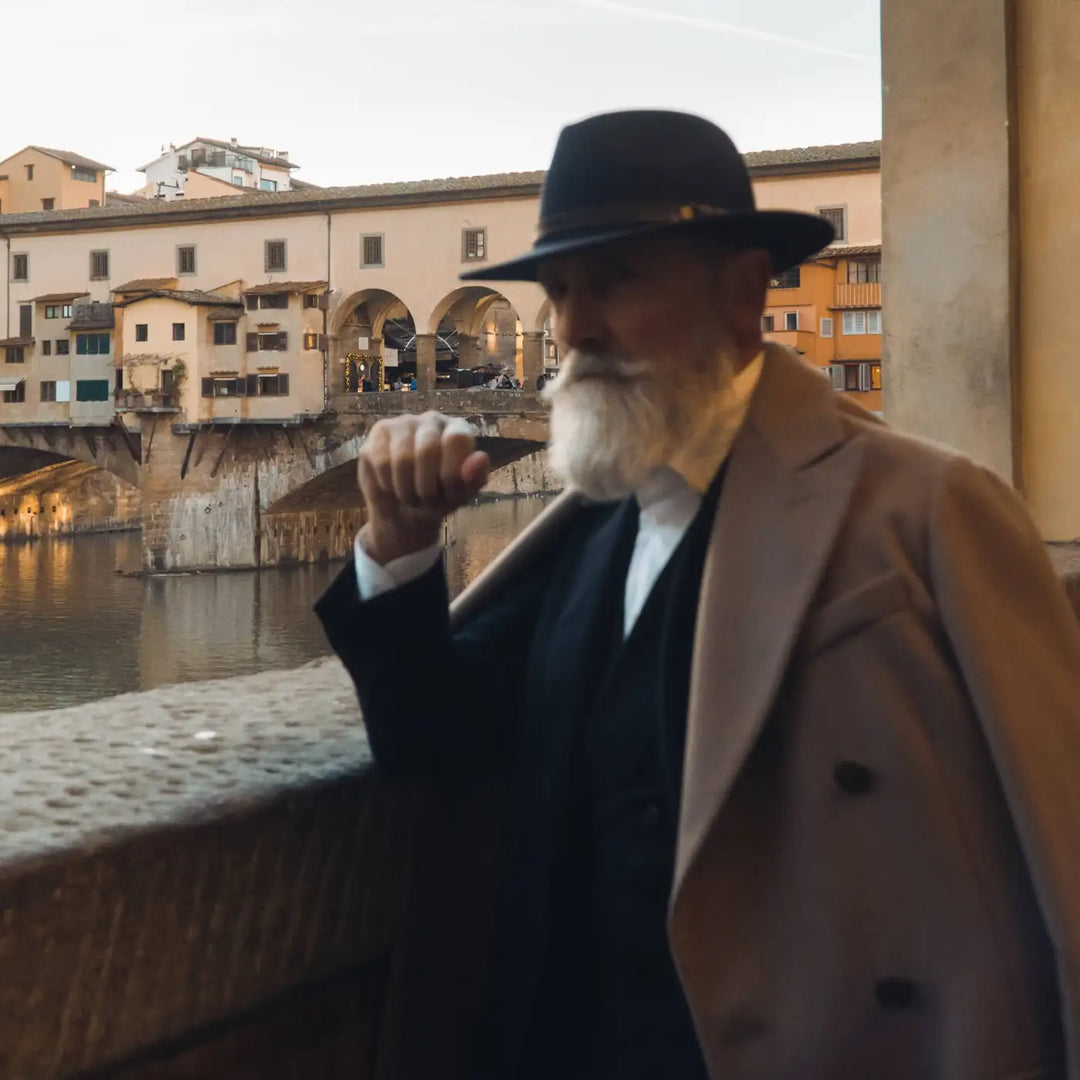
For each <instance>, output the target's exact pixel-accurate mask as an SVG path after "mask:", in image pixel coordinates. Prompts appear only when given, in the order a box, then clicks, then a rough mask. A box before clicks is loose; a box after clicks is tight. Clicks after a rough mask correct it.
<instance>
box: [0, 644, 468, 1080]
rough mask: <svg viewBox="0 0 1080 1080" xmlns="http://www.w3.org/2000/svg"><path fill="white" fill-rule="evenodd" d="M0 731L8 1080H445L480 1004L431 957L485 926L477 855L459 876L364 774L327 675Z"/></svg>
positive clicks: (351, 714)
mask: <svg viewBox="0 0 1080 1080" xmlns="http://www.w3.org/2000/svg"><path fill="white" fill-rule="evenodd" d="M0 740H3V742H4V743H5V744H6V745H5V747H4V749H5V753H4V755H3V760H4V762H5V763H6V764H5V766H4V767H3V775H2V777H0V806H2V813H0V822H2V826H0V969H2V970H3V973H4V977H3V979H2V980H0V1076H3V1077H4V1078H5V1080H59V1078H68V1077H71V1078H74V1077H82V1078H89V1077H100V1078H103V1080H104V1078H106V1077H109V1078H113V1077H115V1078H121V1077H123V1078H130V1080H150V1078H164V1077H179V1076H206V1077H210V1076H222V1077H224V1076H241V1075H243V1076H252V1077H254V1076H265V1077H275V1078H277V1077H281V1078H282V1080H285V1078H287V1077H294V1076H295V1077H316V1076H317V1077H320V1078H321V1080H337V1078H338V1077H341V1078H344V1077H346V1076H347V1077H349V1078H350V1080H365V1078H368V1077H371V1078H384V1077H385V1078H388V1077H401V1078H404V1077H411V1076H416V1077H425V1078H432V1080H437V1078H438V1077H440V1076H448V1075H450V1074H449V1072H448V1071H447V1066H446V1064H445V1063H446V1062H447V1061H449V1060H451V1059H452V1058H453V1056H454V1054H453V1048H452V1043H453V1039H454V1038H455V1035H454V1031H455V1028H456V1026H457V1022H458V1020H460V1019H461V1016H460V1012H459V1010H460V1009H467V1008H469V1007H472V1008H475V1003H474V1004H473V1005H472V1006H469V1004H468V1002H469V1001H470V1000H472V1001H473V1002H475V993H474V994H473V996H472V998H470V994H469V993H468V988H469V978H470V977H469V975H468V973H467V972H466V973H465V974H464V975H453V976H452V977H453V979H454V981H455V982H461V987H462V988H463V989H460V990H459V991H457V992H453V991H451V989H450V988H449V987H447V986H445V985H443V984H442V982H441V979H440V971H441V970H443V965H441V964H440V962H439V960H438V956H439V955H440V953H442V954H446V949H447V947H449V949H450V950H451V951H452V950H453V948H455V947H456V946H458V945H460V946H462V947H468V948H472V947H473V946H472V945H470V944H469V942H470V934H469V931H468V927H469V925H470V919H471V922H472V923H473V924H474V925H475V924H476V920H477V919H480V920H482V921H485V920H484V916H483V914H482V912H483V908H482V906H481V908H480V912H479V914H478V913H477V911H475V910H472V909H471V907H470V911H471V916H470V913H469V911H462V910H461V909H460V902H461V901H462V900H463V898H464V897H465V896H466V894H467V892H468V889H467V882H468V880H469V877H470V866H472V867H475V866H476V864H477V856H476V855H474V856H472V859H471V863H470V860H469V858H468V857H466V858H465V860H464V861H463V862H462V863H461V864H460V865H458V867H457V872H456V873H453V869H452V867H451V865H450V863H449V862H448V860H449V859H451V858H453V857H454V856H453V853H454V851H455V850H456V846H457V845H456V844H455V841H454V827H453V826H451V825H448V824H446V814H445V807H444V806H443V804H442V803H441V802H440V801H439V800H438V799H437V798H436V797H435V796H434V795H433V793H431V792H430V791H427V790H426V789H423V788H421V787H419V786H415V785H411V784H406V783H401V782H399V783H396V784H393V783H388V782H380V781H376V780H375V778H374V777H373V776H372V774H371V772H370V755H369V751H368V746H367V741H366V738H365V735H364V732H363V728H362V725H361V723H360V721H359V714H358V708H357V705H356V702H355V699H354V697H353V693H352V688H351V685H350V683H349V681H348V679H347V677H346V676H345V674H344V672H343V671H342V669H341V668H340V666H339V665H338V664H337V662H336V661H330V660H327V661H320V662H317V663H315V664H312V665H308V666H307V667H304V668H300V669H298V670H296V671H287V672H276V673H269V674H263V675H260V676H251V677H245V678H240V679H232V680H226V681H221V682H215V683H202V684H188V685H185V686H178V687H171V688H167V689H164V690H159V691H154V692H150V693H144V694H132V695H126V696H123V697H119V698H114V699H111V700H106V701H102V702H97V703H94V704H92V705H88V706H84V707H80V708H77V709H69V710H62V711H55V712H42V713H22V714H9V715H5V716H4V717H3V724H2V728H0ZM459 809H460V808H459ZM468 823H469V813H468V811H466V812H465V814H464V816H462V817H460V818H459V824H460V825H461V826H463V827H464V826H467V825H468ZM482 857H483V856H481V858H482ZM443 873H453V876H452V877H448V878H447V877H442V874H443ZM447 918H449V919H453V920H454V921H455V922H459V923H460V925H458V926H457V928H456V930H455V928H454V926H453V924H448V923H447V922H446V919H447ZM481 945H482V942H481ZM418 950H422V952H423V953H424V957H423V964H424V965H426V966H430V967H431V969H432V970H431V972H430V977H429V978H422V979H421V978H417V977H415V973H416V971H417V970H419V965H420V953H419V952H418ZM454 968H455V964H454V963H453V962H451V963H450V964H449V965H448V966H446V967H445V971H446V972H447V973H452V972H453V971H454ZM462 979H463V980H464V981H463V982H462V981H461V980H462ZM472 982H473V983H474V984H475V982H476V980H475V978H473V979H472ZM440 988H441V989H440ZM474 989H475V987H474ZM433 994H438V996H439V997H440V998H441V1001H440V1008H439V1009H435V1008H434V1007H433V998H432V996H431V995H433ZM446 995H450V996H451V997H452V998H453V999H454V1004H452V1005H451V1006H450V1007H449V1008H447V1004H446ZM406 1029H407V1030H409V1031H410V1032H412V1033H413V1034H414V1035H415V1034H416V1033H417V1032H423V1033H424V1038H422V1039H419V1040H417V1039H416V1038H415V1037H414V1038H410V1039H406V1038H404V1037H403V1033H404V1031H405V1030H406ZM440 1060H441V1061H442V1063H443V1064H441V1065H440V1064H439V1062H440Z"/></svg>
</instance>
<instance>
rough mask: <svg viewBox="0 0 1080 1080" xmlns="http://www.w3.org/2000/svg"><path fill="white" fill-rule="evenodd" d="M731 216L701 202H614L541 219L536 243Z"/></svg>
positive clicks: (723, 210) (717, 207) (721, 209)
mask: <svg viewBox="0 0 1080 1080" xmlns="http://www.w3.org/2000/svg"><path fill="white" fill-rule="evenodd" d="M730 213H731V211H730V210H725V209H724V208H723V207H722V206H706V205H704V204H703V203H682V204H680V205H678V206H673V205H672V204H671V203H644V202H632V203H613V204H612V205H610V206H605V207H601V208H594V209H590V210H570V211H567V212H565V213H562V214H550V215H549V216H548V217H545V218H541V219H540V223H539V226H538V227H537V237H536V238H537V240H538V241H540V240H547V239H549V238H550V237H551V236H552V235H554V234H555V233H564V232H571V231H573V230H577V229H587V228H604V227H611V226H617V225H669V224H675V223H676V222H679V221H696V220H699V219H701V218H714V217H723V216H724V215H726V214H730Z"/></svg>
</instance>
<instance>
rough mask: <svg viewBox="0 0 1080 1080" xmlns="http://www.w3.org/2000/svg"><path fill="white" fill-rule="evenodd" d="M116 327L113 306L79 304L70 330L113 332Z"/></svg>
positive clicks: (70, 324) (69, 326)
mask: <svg viewBox="0 0 1080 1080" xmlns="http://www.w3.org/2000/svg"><path fill="white" fill-rule="evenodd" d="M115 325H116V316H115V314H114V313H113V305H112V304H79V305H77V306H76V308H75V317H74V318H73V319H72V320H71V322H70V323H69V324H68V329H69V330H111V329H112V328H113V327H114V326H115Z"/></svg>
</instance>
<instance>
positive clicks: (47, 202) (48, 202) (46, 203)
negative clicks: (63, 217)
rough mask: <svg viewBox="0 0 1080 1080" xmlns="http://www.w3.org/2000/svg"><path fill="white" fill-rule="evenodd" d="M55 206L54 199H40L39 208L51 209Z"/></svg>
mask: <svg viewBox="0 0 1080 1080" xmlns="http://www.w3.org/2000/svg"><path fill="white" fill-rule="evenodd" d="M55 207H56V200H55V199H42V200H41V209H42V210H52V209H54V208H55Z"/></svg>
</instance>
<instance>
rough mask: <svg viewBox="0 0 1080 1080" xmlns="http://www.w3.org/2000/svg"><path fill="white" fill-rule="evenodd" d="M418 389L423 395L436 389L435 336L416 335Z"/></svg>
mask: <svg viewBox="0 0 1080 1080" xmlns="http://www.w3.org/2000/svg"><path fill="white" fill-rule="evenodd" d="M416 389H417V390H418V391H419V392H420V393H421V394H427V393H430V392H431V391H432V390H434V389H435V335H434V334H417V335H416Z"/></svg>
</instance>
